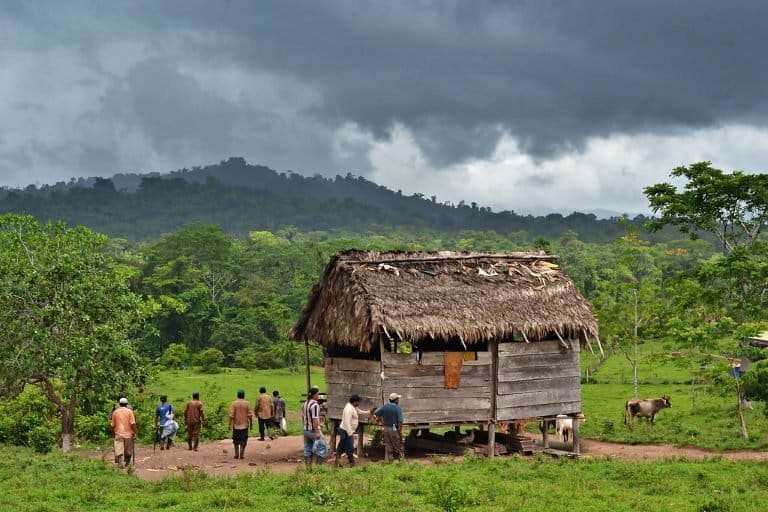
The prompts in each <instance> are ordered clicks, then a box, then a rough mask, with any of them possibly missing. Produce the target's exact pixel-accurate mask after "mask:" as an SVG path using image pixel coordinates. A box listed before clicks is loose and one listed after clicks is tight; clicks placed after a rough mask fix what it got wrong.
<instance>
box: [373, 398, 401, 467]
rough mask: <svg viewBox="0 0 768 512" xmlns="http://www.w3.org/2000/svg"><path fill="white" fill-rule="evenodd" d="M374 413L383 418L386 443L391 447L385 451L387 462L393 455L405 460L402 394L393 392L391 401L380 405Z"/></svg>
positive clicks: (383, 432)
mask: <svg viewBox="0 0 768 512" xmlns="http://www.w3.org/2000/svg"><path fill="white" fill-rule="evenodd" d="M373 414H374V415H375V416H376V417H377V418H381V425H382V434H383V438H384V443H385V444H386V445H387V446H388V447H389V449H388V450H386V451H385V452H384V453H385V455H386V459H387V462H389V461H391V460H392V455H394V456H395V457H397V458H398V459H400V460H403V459H404V458H405V449H404V448H403V410H402V409H401V408H400V395H398V394H397V393H391V394H390V395H389V403H388V404H386V405H382V406H381V407H379V408H378V409H377V410H376V412H374V413H373Z"/></svg>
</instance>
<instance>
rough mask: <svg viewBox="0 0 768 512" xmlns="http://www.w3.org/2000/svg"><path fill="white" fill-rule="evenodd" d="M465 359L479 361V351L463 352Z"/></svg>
mask: <svg viewBox="0 0 768 512" xmlns="http://www.w3.org/2000/svg"><path fill="white" fill-rule="evenodd" d="M462 354H464V360H465V361H477V352H462Z"/></svg>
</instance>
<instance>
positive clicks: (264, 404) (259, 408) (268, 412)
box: [256, 386, 275, 441]
mask: <svg viewBox="0 0 768 512" xmlns="http://www.w3.org/2000/svg"><path fill="white" fill-rule="evenodd" d="M259 393H261V394H260V395H259V400H258V401H257V402H256V416H258V418H259V441H263V440H264V429H266V430H267V433H268V434H269V438H270V439H274V438H273V437H272V416H274V414H275V406H274V404H273V403H272V397H271V396H269V395H268V394H267V388H265V387H264V386H262V387H261V388H260V389H259Z"/></svg>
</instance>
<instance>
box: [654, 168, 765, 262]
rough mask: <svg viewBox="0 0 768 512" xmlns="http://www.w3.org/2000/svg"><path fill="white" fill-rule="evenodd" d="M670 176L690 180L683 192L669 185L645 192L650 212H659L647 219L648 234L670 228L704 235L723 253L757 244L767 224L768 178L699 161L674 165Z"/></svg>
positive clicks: (694, 236) (656, 186)
mask: <svg viewBox="0 0 768 512" xmlns="http://www.w3.org/2000/svg"><path fill="white" fill-rule="evenodd" d="M671 176H672V177H674V178H681V177H683V178H686V179H687V180H688V181H687V182H686V183H685V185H684V186H683V191H682V192H678V190H677V188H676V187H675V186H674V185H672V184H670V183H658V184H656V185H652V186H650V187H646V188H645V195H646V197H648V201H649V202H650V206H651V210H653V213H655V214H660V216H659V217H658V218H655V219H652V220H650V221H648V223H647V226H648V227H649V228H650V229H651V230H653V231H658V230H660V229H661V228H663V227H664V226H666V225H673V226H678V228H679V229H680V231H682V232H683V233H687V234H689V235H690V236H691V237H693V238H696V237H697V236H698V234H699V233H700V232H702V231H703V232H708V233H711V234H712V235H714V236H715V237H716V238H717V240H718V241H719V242H720V243H721V244H722V247H723V251H724V252H726V253H730V252H732V251H733V250H734V249H736V248H737V247H745V248H747V249H749V248H751V247H752V246H753V245H754V244H755V243H756V242H757V241H758V240H759V238H760V235H761V233H762V232H763V230H764V229H765V226H766V224H767V223H768V174H744V173H742V172H739V171H735V172H733V173H731V174H728V173H724V172H723V171H721V170H719V169H715V168H713V167H712V165H711V163H710V162H699V163H695V164H692V165H690V166H687V167H685V166H682V167H677V168H675V169H674V170H673V171H672V174H671Z"/></svg>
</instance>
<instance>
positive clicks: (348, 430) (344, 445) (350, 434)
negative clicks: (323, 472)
mask: <svg viewBox="0 0 768 512" xmlns="http://www.w3.org/2000/svg"><path fill="white" fill-rule="evenodd" d="M359 407H360V397H359V396H357V395H352V396H351V397H350V398H349V402H348V403H347V405H345V406H344V410H343V411H342V412H341V425H339V446H338V447H337V448H336V466H338V467H341V456H342V455H343V454H345V453H346V454H347V459H348V460H349V465H350V467H351V466H354V465H355V437H354V436H355V432H357V426H358V425H359V421H358V413H359V412H360V409H359Z"/></svg>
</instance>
